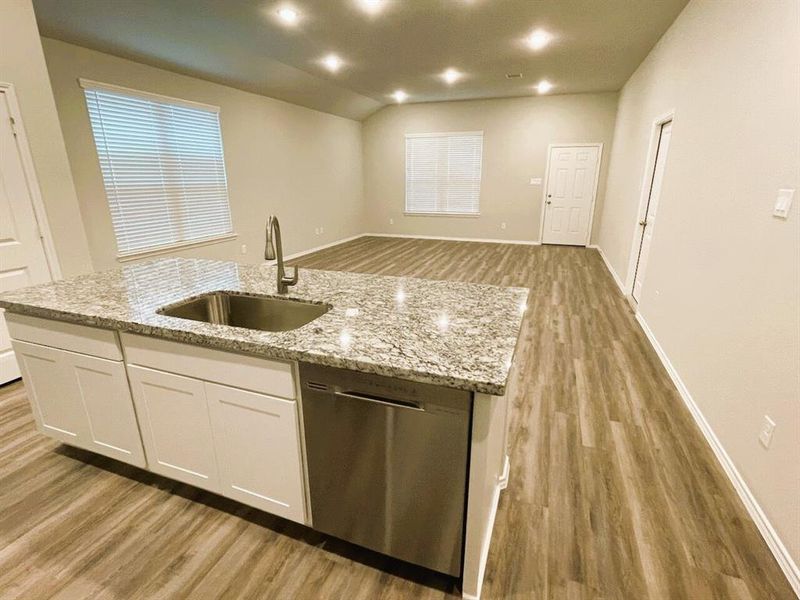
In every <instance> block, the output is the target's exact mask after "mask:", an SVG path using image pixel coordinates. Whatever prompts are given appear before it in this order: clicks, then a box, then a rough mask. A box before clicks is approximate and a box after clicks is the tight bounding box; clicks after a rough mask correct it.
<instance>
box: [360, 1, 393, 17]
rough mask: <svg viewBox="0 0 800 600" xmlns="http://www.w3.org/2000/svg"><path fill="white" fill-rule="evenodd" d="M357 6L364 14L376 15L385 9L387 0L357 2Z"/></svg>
mask: <svg viewBox="0 0 800 600" xmlns="http://www.w3.org/2000/svg"><path fill="white" fill-rule="evenodd" d="M357 4H358V6H359V7H361V10H363V11H364V12H366V13H369V14H371V15H375V14H377V13H379V12H380V11H381V10H382V9H383V6H384V4H386V0H357Z"/></svg>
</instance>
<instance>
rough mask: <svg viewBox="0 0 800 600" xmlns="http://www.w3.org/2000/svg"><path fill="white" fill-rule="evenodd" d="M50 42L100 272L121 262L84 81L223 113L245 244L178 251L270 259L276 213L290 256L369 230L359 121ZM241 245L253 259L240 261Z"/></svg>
mask: <svg viewBox="0 0 800 600" xmlns="http://www.w3.org/2000/svg"><path fill="white" fill-rule="evenodd" d="M42 42H43V45H44V51H45V58H46V59H47V67H48V69H49V71H50V80H51V82H52V86H53V92H54V94H55V99H56V104H57V106H58V115H59V117H60V119H61V126H62V128H63V130H64V139H65V140H66V144H67V153H68V155H69V161H70V164H71V166H72V173H73V176H74V179H75V187H76V189H77V192H78V199H79V201H80V208H81V213H82V215H83V220H84V223H85V225H86V230H87V235H88V239H89V248H90V251H91V256H92V262H93V264H94V267H95V268H96V269H105V268H112V267H116V266H119V263H118V262H117V260H116V241H115V238H114V232H113V229H112V225H111V216H110V213H109V210H108V205H107V203H106V197H105V191H104V189H103V180H102V175H101V172H100V165H99V163H98V160H97V152H96V150H95V146H94V140H93V138H92V131H91V126H90V123H89V118H88V114H87V111H86V102H85V99H84V95H83V90H82V89H81V87H80V86H79V85H78V78H79V77H85V78H88V79H94V80H97V81H102V82H104V83H112V84H116V85H121V86H125V87H130V88H134V89H138V90H144V91H148V92H155V93H158V94H164V95H167V96H174V97H178V98H183V99H186V100H194V101H197V102H203V103H206V104H213V105H216V106H219V107H220V108H221V111H220V123H221V128H222V138H223V144H224V147H225V165H226V169H227V173H228V191H229V196H230V204H231V213H232V216H233V226H234V230H235V232H236V233H237V234H238V235H239V237H238V238H237V239H236V240H234V241H227V242H220V243H215V244H210V245H206V246H201V247H197V248H192V249H186V250H181V251H177V252H174V253H172V254H174V255H177V256H189V257H201V258H218V259H227V260H239V261H243V262H258V261H260V260H263V250H264V224H265V221H266V218H267V215H268V214H269V213H275V214H276V215H278V217H279V218H280V221H281V229H282V232H283V242H284V251H285V252H286V253H287V254H288V253H293V252H297V251H300V250H305V249H308V248H312V247H316V246H319V245H322V244H326V243H329V242H332V241H335V240H338V239H342V238H345V237H348V236H351V235H354V234H357V233H361V232H362V231H363V230H364V226H363V195H362V173H361V156H362V151H361V123H359V122H356V121H352V120H350V119H345V118H342V117H336V116H333V115H329V114H325V113H321V112H317V111H314V110H311V109H308V108H302V107H300V106H296V105H293V104H288V103H286V102H281V101H279V100H274V99H272V98H266V97H264V96H259V95H257V94H251V93H248V92H243V91H240V90H236V89H233V88H230V87H226V86H223V85H218V84H215V83H210V82H208V81H203V80H200V79H195V78H192V77H186V76H184V75H178V74H175V73H172V72H169V71H165V70H162V69H156V68H153V67H149V66H146V65H142V64H140V63H136V62H132V61H129V60H125V59H121V58H117V57H114V56H111V55H108V54H103V53H100V52H95V51H93V50H88V49H86V48H82V47H79V46H75V45H72V44H67V43H64V42H61V41H56V40H51V39H46V38H44V39H43V40H42ZM317 227H324V233H323V234H322V235H315V233H314V230H315V228H317ZM242 244H246V246H247V254H246V255H242V254H240V247H241V245H242Z"/></svg>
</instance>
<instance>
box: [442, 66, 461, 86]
mask: <svg viewBox="0 0 800 600" xmlns="http://www.w3.org/2000/svg"><path fill="white" fill-rule="evenodd" d="M462 76H463V74H462V73H460V72H459V71H456V70H455V69H447V70H446V71H445V72H444V73H442V79H444V80H445V82H446V83H447V84H448V85H453V84H454V83H455V82H456V81H458V80H459V79H461V77H462Z"/></svg>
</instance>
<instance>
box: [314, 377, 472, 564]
mask: <svg viewBox="0 0 800 600" xmlns="http://www.w3.org/2000/svg"><path fill="white" fill-rule="evenodd" d="M300 381H301V386H302V397H303V423H304V429H305V443H306V454H307V459H308V477H309V485H310V497H311V518H312V521H313V527H314V529H317V530H319V531H322V532H325V533H328V534H330V535H333V536H335V537H338V538H341V539H344V540H348V541H350V542H353V543H355V544H359V545H361V546H365V547H367V548H371V549H372V550H376V551H378V552H382V553H384V554H388V555H390V556H394V557H396V558H399V559H402V560H405V561H408V562H411V563H414V564H418V565H422V566H424V567H428V568H429V569H433V570H435V571H440V572H442V573H447V574H449V575H453V576H455V577H459V576H460V575H461V561H462V554H463V553H462V548H463V537H464V510H465V504H466V486H467V465H468V460H469V432H470V420H471V414H472V394H471V393H470V392H464V391H459V390H453V389H448V388H442V387H438V386H433V385H428V384H420V383H413V382H408V381H402V380H398V379H392V378H389V377H382V376H377V375H369V374H365V373H357V372H354V371H347V370H343V369H334V368H330V367H321V366H317V365H309V364H304V363H301V364H300Z"/></svg>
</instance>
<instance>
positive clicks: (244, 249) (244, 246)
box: [241, 244, 247, 254]
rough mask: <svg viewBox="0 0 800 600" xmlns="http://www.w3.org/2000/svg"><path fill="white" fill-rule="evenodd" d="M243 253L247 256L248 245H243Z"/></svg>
mask: <svg viewBox="0 0 800 600" xmlns="http://www.w3.org/2000/svg"><path fill="white" fill-rule="evenodd" d="M241 253H242V254H247V244H242V248H241Z"/></svg>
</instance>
